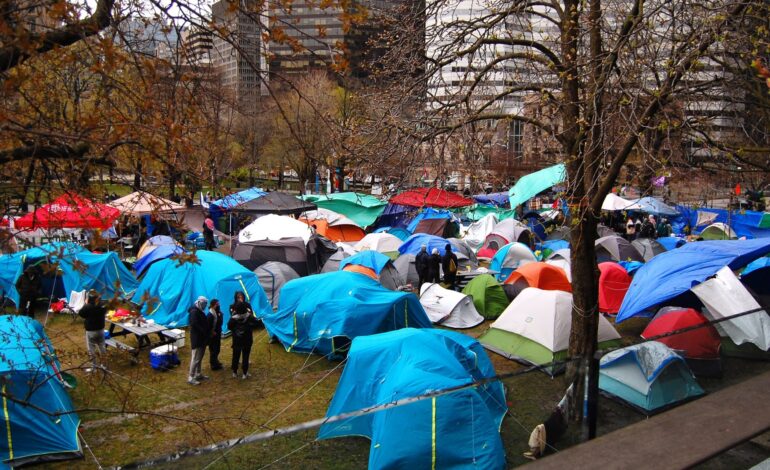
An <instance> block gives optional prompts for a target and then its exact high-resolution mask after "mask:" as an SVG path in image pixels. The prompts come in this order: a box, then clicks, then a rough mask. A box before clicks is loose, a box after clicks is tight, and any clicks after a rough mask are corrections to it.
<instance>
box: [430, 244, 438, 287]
mask: <svg viewBox="0 0 770 470" xmlns="http://www.w3.org/2000/svg"><path fill="white" fill-rule="evenodd" d="M428 282H435V283H439V282H441V255H439V254H438V248H434V249H433V251H432V252H431V254H430V259H429V260H428Z"/></svg>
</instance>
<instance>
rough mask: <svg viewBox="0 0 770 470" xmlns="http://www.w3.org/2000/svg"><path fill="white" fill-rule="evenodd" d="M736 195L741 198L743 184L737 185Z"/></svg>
mask: <svg viewBox="0 0 770 470" xmlns="http://www.w3.org/2000/svg"><path fill="white" fill-rule="evenodd" d="M735 195H736V196H740V195H741V183H738V184H736V185H735Z"/></svg>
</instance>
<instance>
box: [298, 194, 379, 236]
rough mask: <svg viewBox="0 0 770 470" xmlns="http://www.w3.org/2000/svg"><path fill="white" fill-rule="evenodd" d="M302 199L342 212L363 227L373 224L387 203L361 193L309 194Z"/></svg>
mask: <svg viewBox="0 0 770 470" xmlns="http://www.w3.org/2000/svg"><path fill="white" fill-rule="evenodd" d="M302 199H304V200H305V201H310V202H312V203H315V205H317V206H318V207H321V208H323V209H329V210H330V211H334V212H336V213H338V214H342V215H344V216H345V217H347V218H349V219H350V220H352V221H353V222H355V223H356V224H358V226H359V227H362V228H363V227H368V226H370V225H372V224H373V223H374V221H375V220H377V217H379V216H380V214H382V211H384V210H385V206H386V205H387V202H384V201H381V200H379V199H377V198H376V197H374V196H370V195H368V194H359V193H330V194H308V195H305V196H302Z"/></svg>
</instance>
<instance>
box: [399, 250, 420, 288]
mask: <svg viewBox="0 0 770 470" xmlns="http://www.w3.org/2000/svg"><path fill="white" fill-rule="evenodd" d="M414 260H415V256H414V255H410V254H403V255H401V256H399V257H398V258H396V261H394V262H393V266H395V268H396V271H398V273H399V275H400V276H401V279H402V280H403V281H404V282H405V283H407V284H412V285H413V286H415V287H416V286H417V283H418V282H420V276H418V275H417V268H416V267H415V265H414Z"/></svg>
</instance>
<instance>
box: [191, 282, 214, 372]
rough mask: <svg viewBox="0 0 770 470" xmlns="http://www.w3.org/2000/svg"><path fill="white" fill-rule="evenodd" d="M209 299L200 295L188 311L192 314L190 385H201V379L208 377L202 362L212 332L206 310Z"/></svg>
mask: <svg viewBox="0 0 770 470" xmlns="http://www.w3.org/2000/svg"><path fill="white" fill-rule="evenodd" d="M208 303H209V300H208V299H207V298H206V297H204V296H200V297H198V300H196V301H195V303H194V304H193V306H192V307H190V309H189V310H188V311H187V313H189V314H190V320H189V323H190V349H191V351H190V373H189V374H188V376H187V383H188V384H190V385H200V383H201V382H200V381H201V380H205V379H207V378H208V377H206V376H205V375H203V374H202V373H201V363H202V362H203V355H204V354H205V352H206V344H207V343H208V341H209V337H210V336H211V333H210V331H209V322H208V320H207V319H206V314H205V313H203V312H204V311H205V310H206V305H208Z"/></svg>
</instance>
